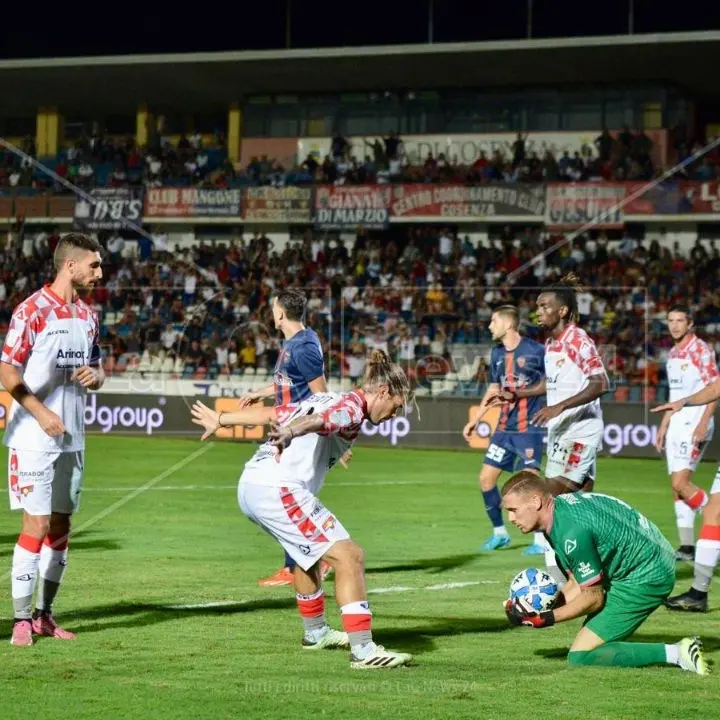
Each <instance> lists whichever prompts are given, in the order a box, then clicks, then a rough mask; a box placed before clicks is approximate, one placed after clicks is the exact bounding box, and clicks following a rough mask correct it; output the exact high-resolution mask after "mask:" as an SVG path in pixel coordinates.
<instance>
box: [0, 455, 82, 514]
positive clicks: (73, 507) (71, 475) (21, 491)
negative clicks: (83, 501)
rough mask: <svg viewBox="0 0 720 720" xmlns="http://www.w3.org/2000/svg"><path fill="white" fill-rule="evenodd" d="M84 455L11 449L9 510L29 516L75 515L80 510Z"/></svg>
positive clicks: (9, 460) (9, 458)
mask: <svg viewBox="0 0 720 720" xmlns="http://www.w3.org/2000/svg"><path fill="white" fill-rule="evenodd" d="M83 455H84V453H83V452H82V450H79V451H73V452H34V451H32V450H14V449H13V448H8V485H9V491H10V509H11V510H24V511H25V512H26V513H27V514H28V515H50V513H54V512H56V513H63V514H65V515H72V514H73V513H75V512H77V510H78V508H79V507H80V492H81V490H82V484H83V470H84V458H83Z"/></svg>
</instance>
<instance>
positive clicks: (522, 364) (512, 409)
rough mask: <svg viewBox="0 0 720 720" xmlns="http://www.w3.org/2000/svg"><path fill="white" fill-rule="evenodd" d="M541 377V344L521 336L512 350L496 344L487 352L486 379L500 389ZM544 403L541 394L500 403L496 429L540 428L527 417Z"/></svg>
mask: <svg viewBox="0 0 720 720" xmlns="http://www.w3.org/2000/svg"><path fill="white" fill-rule="evenodd" d="M543 377H545V346H544V345H542V344H540V343H539V342H535V341H534V340H530V338H522V340H520V344H519V345H518V346H517V347H516V348H515V349H514V350H506V349H505V346H504V345H497V346H496V347H494V348H493V350H492V353H491V355H490V382H491V383H497V384H498V385H500V387H501V388H502V389H503V390H519V389H520V388H524V387H527V386H529V385H535V383H538V382H540V380H542V379H543ZM544 405H545V398H544V397H543V396H539V397H531V398H522V399H521V400H518V401H517V403H515V404H514V405H511V404H509V403H506V404H505V405H503V406H502V410H501V412H500V420H499V422H498V426H497V429H498V430H504V431H505V432H526V431H527V430H528V429H530V431H531V432H534V431H537V432H541V430H540V429H539V428H533V427H532V426H531V425H530V420H531V419H532V417H533V415H534V414H535V413H536V412H538V411H539V410H541V409H542V408H543V406H544Z"/></svg>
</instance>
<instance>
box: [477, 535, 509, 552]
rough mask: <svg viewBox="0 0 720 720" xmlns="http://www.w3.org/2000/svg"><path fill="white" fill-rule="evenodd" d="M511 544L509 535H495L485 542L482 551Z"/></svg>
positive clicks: (497, 548) (498, 548)
mask: <svg viewBox="0 0 720 720" xmlns="http://www.w3.org/2000/svg"><path fill="white" fill-rule="evenodd" d="M509 544H510V536H509V535H493V536H492V537H490V538H489V539H488V540H486V541H485V542H484V543H483V545H482V546H481V547H480V550H481V552H484V551H485V550H500V548H504V547H507V546H508V545H509Z"/></svg>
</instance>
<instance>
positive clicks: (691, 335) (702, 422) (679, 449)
mask: <svg viewBox="0 0 720 720" xmlns="http://www.w3.org/2000/svg"><path fill="white" fill-rule="evenodd" d="M667 321H668V330H669V331H670V336H671V337H672V339H673V340H674V341H675V345H674V347H673V348H672V350H670V353H669V355H668V359H667V365H666V369H667V378H668V385H669V387H670V400H671V401H674V400H678V399H679V398H684V397H688V396H690V395H692V394H693V393H694V392H696V391H697V390H701V389H702V388H704V387H706V386H707V385H710V384H711V383H715V382H717V381H718V380H719V379H720V373H718V369H717V364H716V361H715V353H714V352H713V351H712V350H711V349H710V348H709V347H708V345H707V343H706V342H704V341H703V340H701V339H700V338H699V337H698V336H697V335H696V334H695V332H694V326H693V321H692V316H691V314H690V310H689V308H688V307H686V306H684V305H674V306H673V307H671V308H670V310H669V311H668V316H667ZM716 408H717V403H716V402H712V403H708V404H707V405H706V406H705V407H704V408H702V407H684V408H683V409H682V410H680V411H679V412H677V413H673V414H670V413H666V414H665V415H664V416H663V420H662V422H661V424H660V430H659V431H658V436H657V441H656V443H655V447H656V448H657V450H658V452H662V451H663V449H664V450H665V457H666V458H667V466H668V473H669V474H670V480H671V483H672V489H673V493H674V495H675V519H676V522H677V528H678V535H679V536H680V547H679V548H678V549H677V551H676V553H675V557H676V559H677V560H686V561H689V562H692V561H693V559H694V557H695V530H694V526H695V513H697V512H698V511H700V510H702V509H703V508H704V507H705V505H707V503H708V496H707V494H706V493H705V491H704V490H702V489H701V488H699V487H698V486H697V485H695V484H694V483H692V482H691V478H692V475H693V473H694V472H695V469H696V468H697V466H698V463H699V462H700V461H701V460H702V456H703V454H704V452H705V448H706V447H707V445H708V443H709V442H710V440H711V439H712V435H713V430H714V422H713V415H714V414H715V409H716Z"/></svg>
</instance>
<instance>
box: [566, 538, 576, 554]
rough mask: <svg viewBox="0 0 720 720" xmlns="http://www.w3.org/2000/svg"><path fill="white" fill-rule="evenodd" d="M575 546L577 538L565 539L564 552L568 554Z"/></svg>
mask: <svg viewBox="0 0 720 720" xmlns="http://www.w3.org/2000/svg"><path fill="white" fill-rule="evenodd" d="M576 547H577V540H566V541H565V554H566V555H569V554H570V553H571V552H572V551H573V550H574V549H575V548H576Z"/></svg>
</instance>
